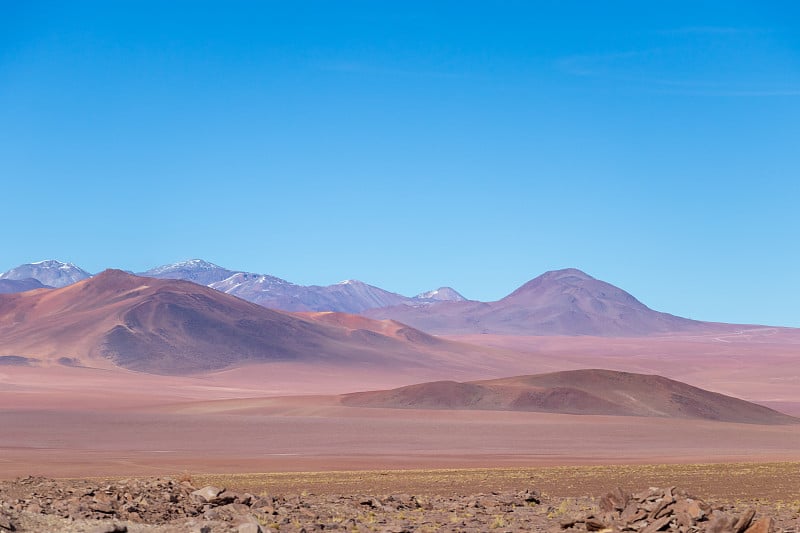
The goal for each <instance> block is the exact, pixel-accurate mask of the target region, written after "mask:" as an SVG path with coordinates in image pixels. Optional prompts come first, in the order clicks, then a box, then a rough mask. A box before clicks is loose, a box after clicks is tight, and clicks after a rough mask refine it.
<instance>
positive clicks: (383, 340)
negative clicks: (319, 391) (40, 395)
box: [0, 270, 468, 374]
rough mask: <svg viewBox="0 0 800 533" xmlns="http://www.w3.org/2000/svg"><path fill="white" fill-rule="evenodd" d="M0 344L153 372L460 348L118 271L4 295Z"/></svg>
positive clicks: (394, 328)
mask: <svg viewBox="0 0 800 533" xmlns="http://www.w3.org/2000/svg"><path fill="white" fill-rule="evenodd" d="M0 341H1V342H0V356H14V357H15V358H20V357H24V358H26V359H27V360H28V361H33V362H41V363H49V364H67V365H76V364H77V365H90V366H94V367H99V368H109V367H122V368H126V369H129V370H136V371H142V372H148V373H156V374H191V373H196V372H201V371H208V370H215V369H223V368H228V367H232V366H240V365H242V364H247V363H263V362H276V361H292V362H295V361H312V362H313V361H318V362H319V361H325V362H329V363H334V364H337V365H344V366H346V365H348V364H364V363H368V364H370V365H379V366H381V367H382V368H387V369H390V368H392V367H393V366H394V365H400V364H402V365H404V366H409V365H410V366H415V365H417V366H419V365H422V366H424V365H425V364H429V363H430V364H432V363H435V362H436V361H437V355H436V354H437V353H442V354H450V356H452V358H456V356H458V355H459V354H461V353H463V352H464V350H465V347H464V346H462V345H460V344H458V343H454V342H451V341H447V340H443V339H439V338H436V337H432V336H430V335H427V334H425V333H423V332H421V331H416V330H413V329H412V328H409V327H408V326H405V325H404V324H399V323H397V322H392V321H375V320H372V319H368V318H365V317H361V316H352V315H337V314H335V313H306V314H292V313H289V312H284V311H277V310H272V309H267V308H265V307H262V306H259V305H256V304H253V303H250V302H247V301H244V300H242V299H240V298H236V297H234V296H231V295H228V294H224V293H221V292H219V291H216V290H213V289H211V288H209V287H205V286H202V285H198V284H195V283H191V282H187V281H183V280H171V279H167V280H159V279H154V278H145V277H139V276H135V275H131V274H128V273H126V272H123V271H120V270H107V271H104V272H102V273H100V274H97V275H96V276H93V277H91V278H87V279H85V280H82V281H79V282H77V283H74V284H72V285H69V286H67V287H63V288H59V289H51V290H38V291H28V292H22V293H17V294H4V295H0ZM467 351H468V350H467ZM10 360H11V359H10ZM16 360H17V359H13V361H16Z"/></svg>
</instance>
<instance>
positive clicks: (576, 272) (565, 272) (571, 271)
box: [535, 268, 597, 280]
mask: <svg viewBox="0 0 800 533" xmlns="http://www.w3.org/2000/svg"><path fill="white" fill-rule="evenodd" d="M539 278H541V279H550V280H556V279H564V278H578V279H587V280H588V279H597V278H593V277H592V276H590V275H589V274H587V273H586V272H584V271H583V270H580V269H577V268H562V269H559V270H549V271H547V272H545V273H544V274H542V275H541V276H538V277H537V278H535V279H539Z"/></svg>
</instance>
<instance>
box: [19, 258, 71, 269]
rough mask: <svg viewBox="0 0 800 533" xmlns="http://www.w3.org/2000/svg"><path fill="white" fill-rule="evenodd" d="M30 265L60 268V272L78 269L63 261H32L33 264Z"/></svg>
mask: <svg viewBox="0 0 800 533" xmlns="http://www.w3.org/2000/svg"><path fill="white" fill-rule="evenodd" d="M29 264H31V265H36V266H38V267H43V268H60V269H62V270H66V269H70V268H78V267H76V266H75V265H74V264H73V263H69V262H67V263H65V262H63V261H59V260H58V259H45V260H43V261H34V262H33V263H29Z"/></svg>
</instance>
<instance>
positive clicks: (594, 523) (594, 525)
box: [585, 517, 606, 531]
mask: <svg viewBox="0 0 800 533" xmlns="http://www.w3.org/2000/svg"><path fill="white" fill-rule="evenodd" d="M585 524H586V530H587V531H602V530H604V529H606V525H605V524H604V523H603V522H601V521H600V520H598V519H597V518H594V517H589V518H587V519H586V522H585Z"/></svg>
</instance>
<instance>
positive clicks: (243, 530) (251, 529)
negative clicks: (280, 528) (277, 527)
mask: <svg viewBox="0 0 800 533" xmlns="http://www.w3.org/2000/svg"><path fill="white" fill-rule="evenodd" d="M236 531H237V533H263V532H264V530H263V529H261V526H260V525H258V524H253V523H247V524H240V525H239V527H238V528H237V529H236Z"/></svg>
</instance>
